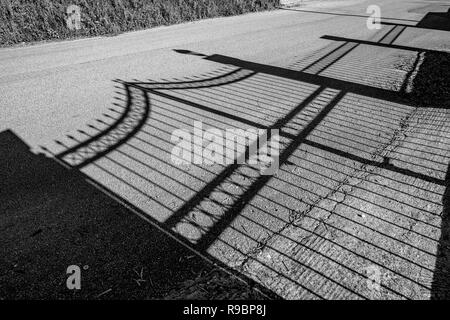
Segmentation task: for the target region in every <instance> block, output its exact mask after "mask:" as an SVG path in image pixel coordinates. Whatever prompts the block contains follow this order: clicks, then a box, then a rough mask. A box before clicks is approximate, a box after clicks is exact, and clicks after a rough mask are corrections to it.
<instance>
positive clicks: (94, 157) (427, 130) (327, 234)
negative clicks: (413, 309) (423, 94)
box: [0, 0, 450, 299]
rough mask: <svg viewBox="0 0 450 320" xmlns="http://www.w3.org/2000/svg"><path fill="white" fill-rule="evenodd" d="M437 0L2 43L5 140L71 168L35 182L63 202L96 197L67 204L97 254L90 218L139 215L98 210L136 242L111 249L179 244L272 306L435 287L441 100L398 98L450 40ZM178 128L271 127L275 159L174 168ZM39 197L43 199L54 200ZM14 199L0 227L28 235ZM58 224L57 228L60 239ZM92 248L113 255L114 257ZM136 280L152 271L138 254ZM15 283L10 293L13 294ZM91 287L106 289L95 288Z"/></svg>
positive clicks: (427, 291)
mask: <svg viewBox="0 0 450 320" xmlns="http://www.w3.org/2000/svg"><path fill="white" fill-rule="evenodd" d="M373 4H377V5H379V6H380V8H381V13H382V17H383V18H382V24H381V28H380V29H373V30H371V29H369V28H368V27H367V25H366V21H367V16H368V14H367V13H366V9H367V7H368V6H369V5H373ZM449 8H450V6H449V4H448V2H445V1H412V0H411V1H406V0H402V1H357V0H353V1H352V0H350V1H324V2H321V1H312V2H307V3H306V4H305V5H303V6H301V7H296V8H290V9H283V10H277V11H273V12H264V13H256V14H248V15H243V16H238V17H229V18H218V19H210V20H204V21H198V22H193V23H187V24H180V25H176V26H170V27H160V28H155V29H151V30H145V31H139V32H133V33H127V34H122V35H119V36H116V37H103V38H93V39H83V40H76V41H64V42H56V43H45V44H35V45H30V46H26V47H15V48H4V49H0V99H1V109H0V132H1V131H5V130H9V132H11V133H12V134H10V135H9V136H8V137H7V139H6V140H5V141H9V142H10V141H12V140H14V139H16V138H17V140H20V141H22V142H21V143H23V144H26V145H27V146H29V148H30V150H31V152H32V154H33V156H31V155H29V156H28V157H31V158H33V157H34V155H36V154H45V155H46V157H49V158H54V159H56V161H57V163H58V166H61V167H62V168H64V170H66V171H67V172H70V174H69V178H67V183H65V181H66V180H65V179H66V178H65V175H66V174H67V173H61V176H60V175H59V174H57V173H54V175H56V176H58V177H57V178H55V177H53V178H52V179H56V180H57V181H59V182H58V186H59V187H61V188H62V186H65V187H64V188H63V189H64V193H70V191H71V190H73V189H75V188H77V186H78V184H79V180H78V179H82V180H83V181H88V183H89V184H90V186H93V187H94V188H95V190H97V191H96V192H98V195H97V193H95V194H94V193H92V192H93V191H89V192H91V193H92V194H91V196H93V197H94V198H95V199H97V202H98V203H97V202H96V205H95V206H94V208H89V209H87V207H86V208H83V212H84V213H83V214H84V215H88V216H89V217H90V218H89V219H92V220H89V219H88V220H87V222H86V225H85V226H84V232H85V233H89V232H91V233H92V232H93V233H94V236H90V237H83V235H82V233H81V235H80V236H79V237H78V238H77V239H78V240H77V241H79V243H77V246H78V247H83V248H86V247H89V246H90V242H91V241H93V242H95V243H96V244H97V245H98V246H97V247H96V248H101V249H99V250H108V244H107V241H110V240H111V239H110V237H112V238H114V235H108V236H104V233H99V234H98V236H95V230H94V231H92V230H90V229H89V228H91V227H92V225H95V224H96V223H102V222H101V221H100V220H102V219H109V218H108V212H110V211H109V210H112V209H108V208H111V206H114V203H118V204H119V205H121V206H124V207H126V208H127V209H129V210H131V211H132V212H133V213H134V214H135V215H136V217H139V218H136V219H137V220H133V218H130V217H128V216H127V218H117V217H115V218H114V219H118V220H117V221H116V220H114V221H115V222H114V224H113V226H112V227H111V228H114V232H115V233H116V234H121V233H127V237H128V239H129V238H130V237H131V238H133V237H134V241H133V244H128V243H123V247H122V248H121V247H120V241H119V243H117V239H116V242H115V244H114V246H113V248H115V249H114V250H125V251H126V250H128V249H126V248H127V247H126V245H130V249H129V250H137V249H136V248H137V247H139V242H141V241H142V243H145V246H150V247H152V246H154V247H155V248H159V250H153V251H152V252H154V253H155V254H156V255H159V256H160V257H156V258H155V259H157V260H158V259H160V258H161V256H164V255H165V252H166V254H167V255H170V254H172V252H170V251H171V249H170V248H171V245H172V243H173V245H174V246H175V245H176V246H179V245H180V244H181V247H183V248H186V250H187V251H189V250H191V251H192V253H190V254H193V255H194V256H195V257H197V258H196V259H200V260H202V259H203V258H205V259H207V261H212V262H214V263H220V264H223V265H224V266H227V267H229V268H230V269H232V270H236V271H237V272H238V274H240V275H242V276H243V277H246V278H248V279H251V280H253V281H255V283H257V284H260V285H261V286H262V287H264V288H267V289H268V290H269V291H270V292H272V293H274V294H275V295H277V296H279V297H282V298H287V299H320V298H327V299H429V298H439V297H448V293H447V292H448V291H449V290H448V289H449V282H448V280H446V279H448V270H450V263H449V258H448V251H449V248H450V247H449V246H448V245H449V242H448V240H449V239H448V234H447V233H446V230H447V229H448V228H449V223H448V221H447V220H448V210H449V208H448V206H449V204H448V201H447V200H446V199H447V198H448V192H449V190H448V188H449V187H448V181H449V176H448V173H447V172H448V170H449V162H450V148H449V147H450V124H449V120H450V111H449V110H448V109H446V108H443V107H442V106H441V105H439V104H438V103H433V101H432V100H431V101H430V103H429V104H428V105H427V106H417V105H414V104H413V103H410V102H408V99H406V98H405V96H407V95H408V94H409V93H411V91H413V90H415V86H414V79H415V77H417V75H426V76H428V75H429V74H431V73H432V71H433V70H429V69H427V68H426V67H427V66H428V65H427V61H428V60H427V59H428V57H429V55H433V54H436V52H444V53H445V52H447V53H448V52H449V51H450V40H449V39H450V38H449V37H448V31H447V30H445V29H444V27H443V26H444V23H443V22H442V21H446V20H445V19H447V18H445V15H443V13H445V12H447V11H448V10H449ZM441 22H442V23H441ZM194 121H201V122H202V124H203V127H204V129H207V128H215V129H219V130H220V131H217V130H216V131H215V133H218V134H219V135H220V133H221V132H225V130H227V129H233V128H240V129H244V130H246V129H249V128H254V129H255V128H258V129H264V130H270V129H278V130H279V133H280V135H279V136H280V143H279V144H280V151H279V157H278V160H279V170H277V172H276V173H275V174H274V175H263V174H261V170H260V168H259V167H257V166H254V165H252V164H248V163H247V164H226V163H225V164H212V165H208V164H206V163H201V164H197V163H192V164H181V165H180V164H176V163H174V162H173V161H172V160H173V159H172V157H171V153H172V151H173V148H174V142H173V141H172V140H171V138H172V134H173V132H174V131H175V130H177V129H186V130H189V131H192V130H193V127H194ZM11 135H14V136H15V137H16V138H11V137H10V136H11ZM210 139H211V140H213V144H214V143H216V144H219V145H220V143H219V140H215V139H213V138H211V137H210ZM14 141H16V140H14ZM9 142H8V143H9ZM6 143H7V142H4V144H5V145H6ZM17 143H19V142H17ZM19 144H20V143H19ZM193 144H194V145H195V144H196V142H195V139H194V141H193ZM205 144H207V143H206V142H204V144H203V146H200V149H198V148H197V149H196V148H193V149H194V151H193V152H194V153H195V152H196V151H195V150H202V147H205ZM197 147H199V146H197ZM5 148H6V147H5ZM5 148H3V149H2V150H8V149H7V148H6V149H5ZM39 157H42V155H41V156H39ZM27 159H28V158H27ZM11 161H13V160H11ZM11 161H10V162H9V165H8V166H6V167H5V169H4V174H6V173H7V172H6V171H7V170H9V171H10V169H8V168H11V167H13V165H12V164H11ZM17 161H19V160H17ZM42 161H44V160H42V159H40V160H39V161H38V162H39V163H41V162H42ZM35 162H36V161H34V160H33V161H31V160H30V163H35ZM30 165H31V164H30ZM25 166H26V165H25V164H24V167H25ZM44 168H45V169H44ZM50 168H52V166H50ZM2 170H3V169H2ZM15 170H16V171H14V174H16V175H18V176H20V173H21V172H22V171H25V170H26V171H28V172H30V171H31V172H33V171H34V170H42V172H46V171H45V170H47V171H50V172H57V171H58V169H49V166H48V165H37V166H36V168H34V167H33V166H32V165H31V168H30V166H27V168H26V169H24V168H21V167H20V166H18V168H15ZM61 170H62V169H61ZM42 172H41V173H40V174H39V177H37V178H36V179H35V180H33V181H34V182H33V183H35V185H36V186H37V189H39V185H40V184H41V183H42V185H47V184H48V185H50V186H52V188H55V187H54V184H52V183H47V180H48V177H47V176H46V174H42ZM74 174H79V175H81V176H77V177H76V178H74V177H73V175H74ZM8 176H9V181H14V177H15V176H14V175H12V174H11V172H9V175H8ZM74 179H75V180H76V181H75V180H74ZM51 181H53V180H51ZM70 183H73V185H70ZM23 184H24V185H22V184H21V185H20V186H16V188H12V189H11V188H10V186H9V185H6V184H4V185H3V186H2V187H3V188H4V190H3V192H4V196H5V198H6V197H8V199H10V198H11V199H13V198H14V199H15V200H14V201H16V202H11V203H17V201H19V202H20V197H21V196H23V197H28V195H29V193H33V191H32V190H29V189H31V188H30V187H27V186H26V185H27V180H25V181H24V182H23ZM59 187H58V188H59ZM5 189H9V190H15V191H14V193H13V192H12V191H8V190H7V191H5ZM66 189H67V190H66ZM58 190H59V189H55V190H53V191H52V193H51V194H56V195H57V194H58ZM83 190H84V189H83ZM83 192H84V191H79V190H78V191H76V195H75V196H74V197H75V198H76V199H78V200H77V201H78V205H79V202H80V201H86V202H89V201H93V200H91V197H85V198H83ZM25 194H27V196H25ZM56 195H55V198H54V199H52V198H51V197H50V198H49V199H48V201H49V203H50V205H49V204H47V207H46V209H45V210H47V211H48V210H50V211H51V209H49V207H50V208H51V206H52V204H51V203H53V205H55V207H58V205H57V204H55V203H58V201H59V202H64V201H68V200H67V199H66V198H64V197H63V198H58V197H57V196H56ZM18 199H19V200H18ZM64 199H66V200H64ZM80 199H84V200H80ZM98 199H103V200H98ZM10 201H12V200H10ZM30 201H31V200H30ZM34 201H36V200H34ZM52 201H53V202H52ZM102 201H104V203H105V208H106V209H105V208H102ZM11 203H10V204H9V205H7V208H9V210H13V209H11V208H13V207H14V206H13V205H12V204H11ZM31 203H35V202H33V201H31ZM68 207H70V205H69V204H67V202H66V205H65V207H64V208H61V210H62V211H64V210H66V211H68V212H69V211H70V208H68ZM4 210H5V209H4ZM14 210H16V211H15V212H14V214H13V215H12V216H11V217H8V218H4V219H6V221H5V220H4V223H3V227H4V230H6V229H7V228H13V229H11V230H16V232H19V233H20V231H18V230H21V229H23V228H21V223H23V224H29V225H31V226H33V225H34V226H35V224H36V223H35V222H33V221H34V220H32V221H30V220H29V217H28V216H27V214H26V210H25V211H24V210H22V211H20V212H17V208H16V209H14ZM34 210H35V211H33V212H34V214H36V215H39V210H38V209H36V206H35V207H34ZM73 211H75V210H72V211H70V212H71V214H74V215H76V213H75V212H73ZM97 215H98V218H95V217H97ZM5 216H6V214H5ZM52 217H53V216H52V215H51V214H50V215H49V216H48V217H47V218H46V219H45V220H44V222H42V221H41V222H40V223H42V226H41V229H39V230H41V231H39V230H38V231H36V232H38V233H37V234H35V233H33V230H31V229H30V230H29V231H30V232H31V234H32V235H33V239H36V240H29V239H28V240H27V241H31V242H33V241H37V242H39V240H38V238H39V237H41V236H46V235H45V230H46V228H48V226H49V225H51V224H52ZM8 219H9V220H8ZM33 219H35V218H33ZM111 219H112V218H111ZM130 220H133V221H130ZM33 223H34V224H33ZM71 223H74V222H73V221H72V222H69V223H68V224H66V225H65V226H64V229H63V230H64V232H67V233H68V234H69V233H71V232H72V231H73V230H72V231H71V227H70V224H71ZM129 224H133V226H134V225H136V226H138V225H140V224H142V225H145V224H148V225H151V226H152V227H154V228H158V230H160V231H161V232H162V234H163V236H162V235H161V236H157V237H156V236H155V239H153V240H154V241H152V242H149V240H148V239H143V237H145V233H143V232H140V231H136V228H138V227H136V228H135V227H130V225H129ZM30 228H31V227H30ZM94 229H95V228H94ZM42 230H44V231H42ZM64 232H63V233H61V232H60V233H59V236H60V237H62V238H64ZM40 233H42V235H40ZM103 236H104V237H103ZM102 237H103V238H102ZM119 237H120V236H119ZM5 241H6V240H5ZM8 241H9V242H8ZM21 241H22V240H20V239H19V240H17V239H16V238H14V234H11V236H10V237H9V238H8V239H7V243H8V247H9V249H8V250H6V251H7V252H8V254H7V255H6V254H5V256H6V258H4V261H3V268H10V265H14V261H15V259H16V260H20V259H21V258H20V257H21V256H23V255H26V256H27V257H33V254H38V255H39V254H42V252H41V253H39V252H38V251H33V250H31V249H30V250H29V251H27V253H26V254H25V253H23V252H22V251H20V250H22V249H20V250H19V249H14V246H16V245H17V246H20V245H19V244H17V243H18V242H21ZM48 241H49V240H48V239H47V242H46V243H48ZM55 241H56V240H55ZM58 241H59V240H58ZM61 241H63V240H61ZM27 243H28V242H27ZM28 246H31V247H32V244H31V243H30V244H28ZM11 248H12V249H11ZM119 248H120V249H119ZM59 250H61V249H58V245H57V244H54V245H52V247H51V248H47V249H46V250H44V251H43V252H45V254H48V255H52V254H54V255H55V256H58V255H63V256H64V259H65V260H66V259H68V261H69V260H70V259H69V258H68V256H70V254H68V253H64V254H62V253H61V252H60V251H59ZM140 250H141V251H139V254H145V251H143V250H142V248H141V249H140ZM177 250H178V249H177ZM180 250H181V249H180ZM183 250H184V249H183ZM191 251H189V252H191ZM78 254H80V253H78ZM90 254H92V256H93V257H95V254H100V255H101V253H98V252H91V253H90ZM124 254H125V253H124ZM180 254H181V253H180ZM0 256H1V255H0ZM186 256H188V254H186ZM121 257H122V259H125V260H126V258H124V257H126V255H125V256H124V255H121ZM199 257H201V258H199ZM30 259H32V258H30ZM104 259H105V260H104V261H102V263H103V264H108V263H113V262H111V261H110V260H113V259H115V255H111V256H109V258H108V257H106V258H104ZM108 259H110V260H108ZM65 260H64V261H65ZM148 260H151V258H149V259H148ZM202 261H203V260H202ZM147 262H148V263H150V262H149V261H147ZM80 263H83V262H82V261H81V262H80ZM94 263H95V262H94ZM168 264H170V261H166V262H165V263H162V264H161V265H164V268H166V267H167V265H168ZM11 268H12V267H11ZM182 268H183V267H182V264H181V265H180V266H178V267H177V270H181V269H182ZM43 270H44V271H45V268H43ZM52 272H56V271H55V270H53V269H52ZM151 272H153V273H160V272H162V271H158V265H154V266H153V267H152V268H151ZM176 272H177V271H175V273H176ZM179 272H181V271H179ZM49 273H50V271H48V272H46V276H43V275H39V273H35V275H36V277H39V276H42V277H44V278H45V277H51V275H49ZM162 273H163V274H164V277H171V275H170V274H167V272H165V271H164V272H162ZM8 274H9V277H13V275H12V274H13V273H8ZM63 276H64V273H63ZM150 276H151V275H150ZM8 279H9V278H6V277H3V279H2V280H3V281H6V282H7V281H8ZM29 281H33V280H29ZM105 281H107V279H106V280H105ZM10 285H11V284H10ZM16 285H17V287H18V289H16V290H17V292H19V291H20V286H21V285H22V286H25V287H26V286H27V284H26V283H24V282H20V281H16V284H15V286H16ZM28 285H29V284H28ZM54 285H55V286H60V287H61V286H62V287H63V286H64V284H61V283H60V282H55V283H54ZM102 288H103V289H105V290H107V289H108V286H103V287H101V286H98V287H96V289H97V290H98V292H101V289H102ZM18 295H20V294H18Z"/></svg>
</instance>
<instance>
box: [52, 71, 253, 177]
mask: <svg viewBox="0 0 450 320" xmlns="http://www.w3.org/2000/svg"><path fill="white" fill-rule="evenodd" d="M254 74H255V72H253V71H249V70H245V69H242V68H239V69H236V70H233V71H231V72H228V73H226V74H223V75H219V76H217V77H210V78H206V79H201V80H193V81H178V82H126V81H122V80H114V81H115V82H117V83H120V84H121V85H123V87H124V91H125V96H126V106H125V108H124V112H123V113H122V115H121V116H120V117H119V118H118V119H117V120H116V121H114V123H113V124H111V125H110V126H109V127H108V128H106V129H105V130H103V131H101V132H100V133H98V134H96V135H94V136H92V137H91V138H89V139H88V140H86V141H83V142H81V143H78V144H77V145H75V146H73V147H71V148H69V149H67V150H65V151H63V152H61V153H59V154H57V155H56V158H57V159H58V160H60V161H62V162H64V163H65V164H67V165H69V166H70V167H72V168H75V169H80V168H82V167H84V166H86V165H88V164H90V163H92V162H94V161H96V160H98V159H100V158H101V157H103V156H105V155H106V154H108V153H110V152H111V151H113V150H115V149H117V148H118V147H120V146H121V145H123V144H124V143H126V142H127V141H128V140H129V139H131V138H132V137H133V136H135V135H136V134H137V133H138V132H139V131H140V130H141V128H142V127H143V126H144V124H145V122H146V121H147V119H148V117H149V115H150V112H151V104H150V98H149V93H150V92H152V91H153V90H164V89H170V90H177V89H178V90H182V89H184V90H186V89H199V88H210V87H215V86H222V85H226V84H230V83H234V82H238V81H242V80H244V79H247V78H249V77H251V76H252V75H254Z"/></svg>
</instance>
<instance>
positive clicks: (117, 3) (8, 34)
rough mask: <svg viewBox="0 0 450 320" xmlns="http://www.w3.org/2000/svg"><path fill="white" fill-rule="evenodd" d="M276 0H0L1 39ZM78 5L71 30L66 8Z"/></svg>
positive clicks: (116, 29) (123, 25) (117, 26)
mask: <svg viewBox="0 0 450 320" xmlns="http://www.w3.org/2000/svg"><path fill="white" fill-rule="evenodd" d="M278 3H279V0H0V45H10V44H14V43H20V42H30V41H39V40H49V39H66V38H72V37H80V36H97V35H107V34H117V33H120V32H124V31H131V30H139V29H144V28H150V27H154V26H159V25H168V24H175V23H179V22H184V21H192V20H197V19H203V18H211V17H218V16H230V15H237V14H242V13H246V12H254V11H259V10H268V9H271V8H274V7H276V6H277V5H278ZM71 4H75V5H78V6H79V7H80V8H81V16H82V30H79V31H70V30H69V29H68V28H67V27H66V23H65V17H66V16H65V11H66V8H67V7H68V6H69V5H71Z"/></svg>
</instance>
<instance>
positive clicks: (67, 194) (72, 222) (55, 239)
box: [0, 131, 262, 299]
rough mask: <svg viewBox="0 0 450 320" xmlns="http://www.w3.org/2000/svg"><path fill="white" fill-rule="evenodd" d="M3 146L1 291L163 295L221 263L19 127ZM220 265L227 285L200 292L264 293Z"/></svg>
mask: <svg viewBox="0 0 450 320" xmlns="http://www.w3.org/2000/svg"><path fill="white" fill-rule="evenodd" d="M0 153H1V154H2V155H3V156H2V158H1V160H0V198H1V199H2V200H1V202H0V226H1V229H0V241H1V243H2V245H1V248H2V249H1V253H0V270H2V273H1V275H0V298H3V299H30V298H31V299H81V298H83V299H96V298H100V299H110V298H111V299H119V298H120V299H159V298H164V297H165V296H166V295H167V293H168V292H170V291H171V290H173V289H175V288H177V287H181V288H182V287H183V286H184V283H185V282H188V281H194V280H198V279H199V278H200V277H201V276H202V275H204V274H211V272H212V271H214V270H215V269H216V268H215V267H214V266H213V265H212V264H210V263H208V262H207V261H206V260H203V259H201V258H199V257H197V256H195V255H193V253H192V251H190V250H188V249H186V247H184V246H182V245H181V244H180V243H179V242H177V241H175V240H173V239H172V238H170V237H168V236H167V234H165V233H163V232H161V231H160V230H158V229H157V228H155V227H153V226H151V225H150V224H148V223H143V221H142V220H141V219H140V218H139V217H138V216H137V215H136V214H135V213H134V212H132V211H130V210H129V209H128V208H127V207H125V206H124V205H123V204H120V203H119V202H118V201H116V200H114V199H113V198H112V197H110V196H108V195H106V194H105V193H103V192H101V191H100V190H99V188H97V187H98V186H97V187H95V186H94V184H93V182H92V181H90V180H89V178H88V177H86V176H84V175H83V174H82V173H81V172H79V171H77V170H69V169H67V168H65V167H64V166H62V165H60V164H58V163H57V162H56V161H54V160H52V159H49V158H47V157H45V156H43V155H35V154H33V153H31V152H30V150H29V147H28V146H27V145H26V144H25V143H24V142H23V141H22V140H21V139H20V138H19V137H18V136H16V135H15V134H14V132H12V131H4V132H1V133H0ZM70 265H77V266H79V267H80V268H81V286H82V288H81V290H80V291H70V290H68V289H67V288H66V279H67V277H68V276H67V275H66V269H67V268H68V266H70ZM214 272H216V273H215V274H216V276H217V277H218V278H220V277H222V278H226V279H227V281H228V282H229V284H228V286H227V288H220V286H219V285H217V287H218V289H217V288H216V289H215V290H216V292H206V293H203V295H198V297H200V298H205V299H209V298H214V297H220V296H222V297H227V296H228V297H230V296H232V292H231V293H228V294H227V293H226V291H225V290H230V288H231V289H232V290H234V291H235V292H236V293H237V294H235V297H236V298H248V299H252V298H260V297H262V296H260V295H259V294H258V293H257V292H256V291H254V290H253V289H252V282H251V281H249V282H248V284H245V283H244V282H241V281H240V280H238V279H237V278H234V277H231V276H229V275H228V274H227V273H225V272H223V271H221V270H219V269H217V270H216V271H214ZM217 274H218V275H217ZM209 281H211V280H209ZM189 283H190V282H189ZM230 283H231V284H230ZM207 287H208V286H205V288H206V289H207ZM217 290H219V291H217ZM220 290H224V291H225V292H220ZM182 292H183V291H179V292H178V295H177V296H176V297H177V298H180V299H181V298H187V297H186V296H183V293H182ZM197 294H198V293H197ZM172 296H173V295H172ZM193 297H195V296H193Z"/></svg>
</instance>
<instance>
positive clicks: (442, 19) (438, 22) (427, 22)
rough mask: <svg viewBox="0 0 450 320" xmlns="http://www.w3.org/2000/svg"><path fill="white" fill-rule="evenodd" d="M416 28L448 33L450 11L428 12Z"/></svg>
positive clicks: (449, 29)
mask: <svg viewBox="0 0 450 320" xmlns="http://www.w3.org/2000/svg"><path fill="white" fill-rule="evenodd" d="M416 27H418V28H423V29H434V30H442V31H450V9H449V10H448V11H447V12H428V13H427V14H426V15H425V16H424V17H423V18H422V20H420V22H419V23H418V24H417V25H416Z"/></svg>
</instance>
